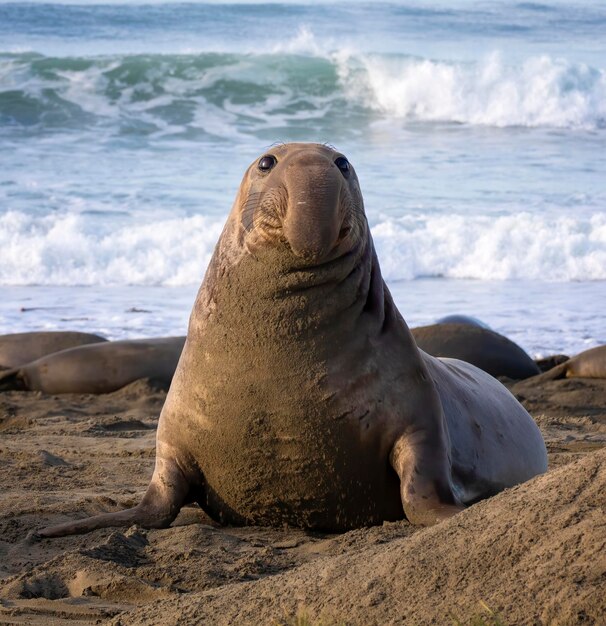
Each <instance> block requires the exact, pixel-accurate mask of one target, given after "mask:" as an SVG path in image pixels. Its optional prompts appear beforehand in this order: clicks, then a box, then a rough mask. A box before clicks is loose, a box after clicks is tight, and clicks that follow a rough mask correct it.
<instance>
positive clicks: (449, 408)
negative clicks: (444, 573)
mask: <svg viewBox="0 0 606 626" xmlns="http://www.w3.org/2000/svg"><path fill="white" fill-rule="evenodd" d="M546 468H547V457H546V451H545V445H544V442H543V439H542V437H541V434H540V432H539V430H538V428H537V426H536V425H535V423H534V422H533V420H532V418H531V417H530V416H529V415H528V413H527V412H526V411H525V409H524V408H523V407H522V406H521V405H520V404H519V403H518V402H517V400H516V399H515V398H514V397H513V396H512V395H511V394H510V393H509V392H508V391H507V389H505V388H504V387H503V386H502V385H501V384H500V383H499V382H498V381H496V380H495V379H494V378H492V377H491V376H489V375H488V374H486V373H485V372H483V371H481V370H479V369H477V368H475V367H474V366H473V365H470V364H468V363H463V362H461V361H456V360H453V359H436V358H433V357H431V356H429V355H427V354H425V353H423V352H422V351H420V350H419V349H418V348H417V346H416V344H415V342H414V339H413V337H412V335H411V333H410V331H409V329H408V327H407V326H406V323H405V322H404V320H403V318H402V316H401V315H400V313H399V312H398V310H397V308H396V307H395V305H394V303H393V300H392V298H391V295H390V293H389V290H388V289H387V287H386V286H385V284H384V282H383V279H382V277H381V270H380V268H379V263H378V261H377V256H376V254H375V249H374V245H373V242H372V238H371V235H370V230H369V227H368V223H367V221H366V217H365V214H364V208H363V202H362V195H361V193H360V188H359V183H358V179H357V176H356V173H355V171H354V169H353V167H352V166H351V165H350V163H349V162H348V160H347V159H346V157H345V156H344V155H343V154H341V153H339V152H337V151H335V150H333V149H332V148H330V147H328V146H325V145H319V144H302V143H294V144H287V145H281V146H277V147H274V148H272V149H271V151H270V152H269V153H267V154H265V155H263V156H262V157H261V158H260V159H258V160H256V161H255V162H254V163H252V164H251V165H250V167H249V168H248V170H247V171H246V173H245V175H244V179H243V181H242V183H241V185H240V189H239V191H238V194H237V197H236V200H235V203H234V205H233V209H232V211H231V213H230V216H229V218H228V220H227V223H226V225H225V228H224V230H223V232H222V234H221V237H220V239H219V242H218V243H217V246H216V248H215V252H214V254H213V257H212V259H211V262H210V264H209V267H208V269H207V272H206V276H205V278H204V281H203V283H202V286H201V288H200V290H199V292H198V296H197V299H196V302H195V304H194V308H193V311H192V314H191V318H190V323H189V329H188V335H187V340H186V342H185V347H184V349H183V353H182V355H181V359H180V361H179V365H178V367H177V371H176V372H175V376H174V378H173V382H172V385H171V388H170V390H169V393H168V396H167V399H166V402H165V405H164V407H163V410H162V413H161V415H160V420H159V424H158V431H157V447H156V466H155V469H154V473H153V476H152V479H151V483H150V485H149V487H148V490H147V492H146V494H145V496H144V497H143V499H142V501H141V503H140V504H138V505H137V506H136V507H134V508H132V509H127V510H124V511H118V512H113V513H107V514H102V515H98V516H95V517H91V518H88V519H83V520H79V521H74V522H68V523H65V524H61V525H59V526H54V527H49V528H46V529H43V530H41V531H39V532H38V533H37V534H34V535H33V537H38V538H39V537H56V536H62V535H68V534H74V533H81V532H87V531H90V530H94V529H97V528H104V527H108V526H128V525H131V524H135V523H137V524H140V525H142V526H144V527H148V528H158V527H166V526H168V525H169V524H170V523H171V522H172V520H174V519H175V517H176V515H177V513H178V512H179V509H180V508H181V506H183V504H185V503H188V502H194V501H196V502H198V503H199V504H200V506H201V507H202V508H203V509H204V510H205V511H207V512H208V513H209V514H210V515H211V517H213V518H214V519H216V520H219V521H220V522H222V523H226V524H268V525H276V526H282V525H284V524H288V525H291V526H298V527H304V528H312V529H321V530H326V531H344V530H347V529H351V528H356V527H361V526H367V525H373V524H379V523H381V522H383V521H384V520H397V519H401V518H402V517H403V516H404V515H406V517H407V518H408V519H409V520H410V521H411V522H412V523H413V524H423V525H429V524H434V523H436V522H438V521H439V520H441V519H443V518H445V517H448V516H451V515H453V514H455V513H456V512H458V511H461V510H462V509H463V508H464V507H465V506H466V505H468V504H470V503H472V502H475V501H477V500H478V499H480V498H485V497H487V496H490V495H492V494H494V493H496V492H498V491H500V490H501V489H503V488H505V487H508V486H511V485H515V484H517V483H520V482H522V481H525V480H528V479H529V478H531V477H533V476H535V475H536V474H539V473H541V472H544V471H545V470H546Z"/></svg>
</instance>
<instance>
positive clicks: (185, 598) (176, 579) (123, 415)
mask: <svg viewBox="0 0 606 626" xmlns="http://www.w3.org/2000/svg"><path fill="white" fill-rule="evenodd" d="M508 386H509V388H510V389H511V390H512V392H513V393H514V394H515V395H516V396H517V397H518V398H519V399H520V400H521V401H522V402H523V404H524V405H525V406H526V408H527V409H528V410H529V411H530V412H531V414H532V415H533V417H534V418H535V420H536V421H537V423H538V424H539V426H540V428H541V431H542V433H543V435H544V437H545V440H546V442H547V447H548V451H549V463H550V469H549V471H548V473H547V474H546V475H543V476H539V477H537V478H535V479H533V480H531V481H529V482H528V483H526V484H523V485H520V486H518V487H515V488H513V489H509V490H506V491H505V492H503V493H501V494H499V495H498V496H495V497H493V498H491V499H489V500H486V501H483V502H481V503H479V504H477V505H474V506H472V507H470V508H469V509H468V510H466V511H465V512H463V513H461V514H459V515H457V516H455V517H454V518H452V519H450V520H449V521H447V522H443V523H441V524H439V525H438V526H435V527H433V528H426V529H423V528H417V527H413V526H411V525H409V524H408V523H407V522H406V521H402V522H396V523H388V524H387V523H386V524H384V525H383V526H378V527H372V528H367V529H359V530H355V531H351V532H348V533H345V534H340V535H327V534H319V533H308V532H304V531H301V530H297V529H288V528H285V529H270V528H253V527H244V528H231V527H219V526H217V525H216V524H215V523H214V522H213V521H212V520H210V519H209V518H208V517H206V516H205V514H204V513H203V512H202V511H201V509H199V508H198V507H197V506H189V507H186V508H184V509H183V510H182V512H181V514H180V515H179V517H178V518H177V520H176V522H175V523H174V524H173V525H172V527H171V528H168V529H165V530H144V529H141V528H137V527H132V528H130V529H128V530H122V529H106V530H99V531H95V532H93V533H90V534H88V535H84V536H75V537H67V538H62V539H54V540H45V541H41V542H39V543H34V544H28V543H26V542H24V539H25V536H26V534H27V532H28V531H30V530H32V529H35V528H39V527H42V526H45V525H47V524H55V523H59V522H62V521H67V520H69V519H73V518H76V517H84V516H87V515H92V514H95V513H99V512H104V511H114V510H118V509H120V508H123V507H128V506H132V505H133V504H135V503H136V502H137V501H138V500H139V499H140V497H141V496H142V494H143V493H144V490H145V487H146V486H147V483H148V480H149V478H150V476H151V472H152V469H153V463H154V437H155V425H156V423H157V419H158V415H159V413H160V410H161V407H162V404H163V401H164V398H165V391H164V390H161V389H157V388H156V389H154V388H153V386H152V385H151V384H149V383H148V382H146V381H138V382H135V383H133V384H131V385H129V386H128V387H126V388H124V389H122V390H120V391H118V392H115V393H112V394H107V395H99V396H93V395H61V396H49V395H43V394H41V393H37V392H6V393H2V394H0V420H1V421H0V432H1V435H0V464H1V465H0V467H1V468H2V471H1V472H0V476H1V481H2V482H1V485H2V495H1V496H0V497H1V505H0V510H1V517H0V528H1V531H0V536H1V538H2V539H1V541H0V554H1V557H2V558H1V563H0V571H1V577H2V579H1V580H2V582H1V584H0V589H1V591H0V623H2V624H99V623H112V624H121V625H127V624H128V625H131V624H183V623H187V624H295V623H307V622H305V619H308V620H309V623H311V624H332V623H335V624H341V623H342V624H348V625H349V624H352V625H354V624H355V625H358V624H359V625H368V624H377V625H379V624H403V623H405V624H450V623H462V624H471V623H476V622H473V620H474V619H477V618H478V617H482V618H483V619H484V620H485V621H484V622H481V623H486V624H493V623H494V624H497V623H502V624H510V625H511V624H558V625H562V626H564V625H568V624H599V623H602V620H603V619H604V615H605V614H606V562H605V560H604V554H605V553H606V516H605V515H604V513H605V507H606V451H604V450H603V448H604V447H606V402H605V399H606V381H604V380H589V379H568V380H560V381H551V382H544V383H535V382H533V379H529V380H527V381H523V382H518V383H508ZM486 607H488V609H490V610H491V611H492V612H493V613H494V614H491V613H490V612H489V611H488V609H487V608H486ZM297 616H298V618H299V620H300V621H299V622H296V619H297ZM498 620H500V621H498Z"/></svg>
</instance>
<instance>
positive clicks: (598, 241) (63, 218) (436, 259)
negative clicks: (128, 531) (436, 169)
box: [0, 211, 606, 286]
mask: <svg viewBox="0 0 606 626" xmlns="http://www.w3.org/2000/svg"><path fill="white" fill-rule="evenodd" d="M222 226H223V220H220V221H219V220H217V219H216V218H209V217H205V216H199V215H198V216H193V217H187V218H179V219H169V220H159V221H157V222H155V223H152V224H141V223H131V224H129V225H125V226H122V227H120V228H116V229H115V230H113V231H112V232H109V233H106V234H99V233H98V231H96V230H94V229H93V228H92V226H90V225H88V224H87V222H86V220H85V219H84V218H83V217H82V216H80V215H73V214H64V215H50V216H47V217H44V218H32V217H30V216H28V215H26V214H25V213H22V212H17V211H12V212H9V213H6V214H4V215H2V216H0V284H4V285H34V284H37V285H62V286H66V285H166V286H178V285H195V284H197V283H200V281H201V280H202V276H203V274H204V271H205V269H206V266H207V264H208V261H209V259H210V256H211V254H212V252H213V249H214V246H215V243H216V241H217V239H218V237H219V235H220V233H221V230H222ZM372 232H373V238H374V240H375V245H376V247H377V252H378V255H379V260H380V263H381V268H382V270H383V275H384V277H385V278H386V279H387V280H390V281H395V280H410V279H414V278H420V277H431V276H436V277H437V276H444V277H449V278H474V279H482V280H506V279H536V280H541V281H575V280H606V215H603V214H598V215H593V216H590V217H587V218H582V217H575V218H573V217H565V216H560V217H544V216H539V215H533V214H529V213H518V214H513V215H507V216H501V217H496V218H495V217H483V216H465V215H448V216H432V217H427V216H421V215H419V216H408V217H405V218H399V219H381V220H379V221H378V222H377V223H376V224H375V225H374V226H373V228H372ZM24 251H27V253H25V252H24Z"/></svg>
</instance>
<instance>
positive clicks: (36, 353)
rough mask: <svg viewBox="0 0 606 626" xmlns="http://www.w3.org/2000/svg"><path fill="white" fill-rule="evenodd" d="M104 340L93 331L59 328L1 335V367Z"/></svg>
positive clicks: (19, 365)
mask: <svg viewBox="0 0 606 626" xmlns="http://www.w3.org/2000/svg"><path fill="white" fill-rule="evenodd" d="M102 341H107V339H105V338H104V337H100V336H99V335H93V334H91V333H79V332H71V331H59V330H57V331H49V332H46V331H36V332H31V333H12V334H10V335H0V368H6V369H12V368H14V367H21V366H22V365H25V364H26V363H30V362H31V361H35V360H36V359H39V358H40V357H43V356H46V355H47V354H52V353H53V352H59V351H61V350H67V349H68V348H75V347H77V346H84V345H87V344H91V343H100V342H102Z"/></svg>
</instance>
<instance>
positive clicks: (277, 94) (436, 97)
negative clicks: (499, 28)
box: [0, 30, 606, 136]
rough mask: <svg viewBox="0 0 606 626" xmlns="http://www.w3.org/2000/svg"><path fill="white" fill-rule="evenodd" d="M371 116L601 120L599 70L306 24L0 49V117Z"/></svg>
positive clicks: (329, 123)
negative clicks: (46, 48) (280, 40)
mask: <svg viewBox="0 0 606 626" xmlns="http://www.w3.org/2000/svg"><path fill="white" fill-rule="evenodd" d="M344 115H345V116H347V117H348V118H349V119H351V120H353V119H355V120H356V123H361V124H362V125H364V124H369V123H372V122H373V121H376V120H377V119H389V120H395V121H397V120H400V123H401V121H402V120H404V121H414V122H446V123H462V124H469V125H490V126H499V127H501V126H527V127H536V126H549V127H558V128H586V129H596V128H604V127H606V72H604V70H602V69H598V68H591V67H589V66H587V65H584V64H579V63H571V62H569V61H566V60H564V59H553V58H551V57H548V56H541V57H533V58H529V59H527V60H526V61H525V62H524V63H522V65H521V66H515V65H508V64H507V63H505V61H504V60H503V58H502V57H501V55H499V54H493V55H490V56H489V57H488V58H486V59H484V60H482V61H480V62H478V63H473V64H472V63H470V64H465V63H456V62H446V61H435V60H430V59H419V58H415V57H410V56H404V55H377V54H367V55H364V54H354V53H351V52H347V51H341V52H330V51H326V50H324V49H323V47H322V46H321V45H320V44H319V43H318V42H317V41H316V40H315V39H314V37H313V34H311V33H310V32H309V31H305V30H303V31H301V33H300V35H299V36H298V37H297V38H295V39H294V40H293V41H292V42H290V44H289V45H288V46H284V45H282V46H278V47H276V48H275V49H274V50H273V52H269V53H266V54H233V53H210V52H208V53H200V54H180V55H150V54H147V55H122V56H115V57H98V58H75V57H74V58H52V57H44V56H42V55H38V54H34V53H20V54H0V124H2V125H4V126H12V127H13V128H14V127H18V128H23V127H32V126H36V127H38V126H41V127H43V128H46V127H48V128H51V129H57V128H60V129H67V130H69V129H71V128H77V129H81V128H83V127H84V128H87V127H93V126H99V125H104V126H107V127H109V128H110V129H111V131H112V132H114V133H117V134H123V133H138V134H153V133H165V134H182V133H186V134H191V133H194V134H195V133H200V132H201V133H207V134H210V135H219V136H223V135H225V134H227V135H230V136H233V135H234V134H238V133H245V134H246V133H257V132H263V131H267V130H268V129H270V130H271V129H274V130H275V129H277V128H280V129H283V128H288V127H291V128H295V129H296V128H297V125H298V124H300V123H301V122H308V121H309V120H313V122H314V124H315V125H316V126H317V127H319V128H320V130H321V131H330V130H331V129H333V128H335V127H337V125H338V126H342V120H343V118H344Z"/></svg>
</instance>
